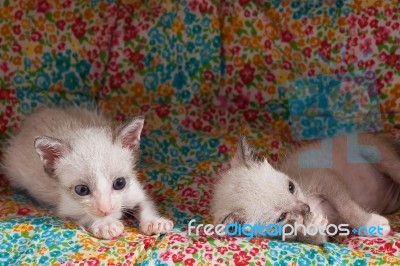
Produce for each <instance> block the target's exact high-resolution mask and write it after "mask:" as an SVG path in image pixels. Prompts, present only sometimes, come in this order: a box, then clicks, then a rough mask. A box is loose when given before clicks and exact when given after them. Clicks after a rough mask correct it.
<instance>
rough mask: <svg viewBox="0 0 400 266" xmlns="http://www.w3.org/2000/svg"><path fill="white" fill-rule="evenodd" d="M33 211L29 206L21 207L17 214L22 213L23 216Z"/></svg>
mask: <svg viewBox="0 0 400 266" xmlns="http://www.w3.org/2000/svg"><path fill="white" fill-rule="evenodd" d="M31 212H32V210H31V209H28V208H20V209H18V211H17V214H18V215H22V216H26V215H28V214H29V213H31Z"/></svg>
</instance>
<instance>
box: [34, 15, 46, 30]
mask: <svg viewBox="0 0 400 266" xmlns="http://www.w3.org/2000/svg"><path fill="white" fill-rule="evenodd" d="M45 23H46V19H45V18H44V17H39V19H38V20H37V21H36V28H37V29H38V30H39V31H44V24H45Z"/></svg>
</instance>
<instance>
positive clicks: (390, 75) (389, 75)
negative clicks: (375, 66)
mask: <svg viewBox="0 0 400 266" xmlns="http://www.w3.org/2000/svg"><path fill="white" fill-rule="evenodd" d="M383 79H384V80H385V82H386V83H389V82H391V81H393V72H392V71H388V72H387V73H386V74H385V76H384V77H383Z"/></svg>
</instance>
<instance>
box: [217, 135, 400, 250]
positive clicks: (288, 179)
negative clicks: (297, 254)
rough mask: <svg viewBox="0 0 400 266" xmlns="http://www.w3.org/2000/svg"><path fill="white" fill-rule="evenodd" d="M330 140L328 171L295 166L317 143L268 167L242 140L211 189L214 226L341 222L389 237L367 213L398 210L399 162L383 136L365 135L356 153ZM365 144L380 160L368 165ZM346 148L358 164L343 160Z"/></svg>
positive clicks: (318, 238) (380, 220) (383, 222)
mask: <svg viewBox="0 0 400 266" xmlns="http://www.w3.org/2000/svg"><path fill="white" fill-rule="evenodd" d="M330 140H332V141H333V143H334V145H332V147H333V149H332V150H328V151H326V152H328V153H329V152H331V153H332V154H333V167H332V168H304V166H305V164H299V162H300V161H301V160H300V157H299V156H300V154H302V153H303V152H304V151H306V150H309V149H314V150H318V149H320V147H319V146H318V145H320V143H321V142H316V143H313V144H309V145H306V146H304V147H302V148H301V149H298V150H297V151H295V152H293V153H290V154H289V155H288V156H287V158H285V159H284V160H283V162H282V163H281V164H280V165H279V166H275V167H273V166H271V165H270V164H269V163H268V161H267V160H265V159H261V158H260V157H258V156H257V154H255V153H254V152H253V151H252V150H251V148H249V146H248V145H247V142H246V140H245V138H244V137H241V138H240V141H239V144H238V149H237V152H236V154H235V156H234V157H233V159H232V161H231V168H230V169H229V170H228V171H226V172H225V173H223V174H222V176H221V179H220V180H219V182H217V184H216V186H215V191H214V197H213V201H212V207H211V212H212V214H213V215H214V219H215V220H214V223H215V224H220V223H224V224H229V223H232V222H235V221H237V222H239V223H242V224H243V223H249V224H256V223H257V222H261V223H263V224H276V223H278V222H282V223H283V224H286V223H289V224H293V223H294V222H297V223H303V224H304V225H305V226H307V225H309V224H316V225H319V226H321V227H322V228H326V226H327V224H328V223H334V224H339V223H346V224H349V225H350V226H351V227H354V228H356V227H357V228H358V227H360V226H372V225H375V226H378V225H379V226H381V227H382V228H383V235H386V234H388V233H389V231H390V226H389V222H388V220H387V219H386V218H384V217H383V216H380V215H378V214H375V213H371V212H369V211H375V212H379V213H381V212H382V213H388V212H391V211H394V210H395V209H397V208H398V207H400V200H399V199H400V197H399V196H400V187H399V185H398V184H399V183H400V169H397V168H400V160H399V157H398V155H397V154H396V152H395V150H394V148H393V146H391V144H390V142H388V141H387V140H386V139H383V138H382V137H378V136H373V135H368V134H364V135H360V141H361V142H362V143H363V144H364V146H363V145H353V147H354V148H355V149H348V146H347V145H346V142H345V140H346V137H337V138H334V139H330ZM365 144H367V145H373V146H374V147H376V148H377V149H378V150H379V151H380V154H381V155H382V156H381V157H382V158H380V161H379V162H378V163H369V162H371V161H368V160H371V157H374V156H375V155H376V154H371V149H368V148H367V149H366V146H365ZM349 150H352V151H351V152H352V156H353V157H354V156H355V157H357V158H356V159H357V160H358V159H360V160H361V162H360V163H358V164H354V162H349V160H347V152H348V151H349ZM354 154H356V155H354ZM321 156H322V157H324V154H322V155H321ZM306 157H307V156H306ZM363 158H364V159H363ZM303 159H304V157H303V158H302V160H303ZM308 159H311V160H313V159H314V158H312V156H311V157H309V158H308ZM317 159H318V158H317ZM353 159H354V158H353ZM362 159H363V160H364V161H362ZM375 159H376V158H375ZM302 162H303V163H304V160H303V161H302ZM317 163H318V162H317ZM306 164H307V163H306ZM279 169H280V170H279ZM387 176H390V177H391V178H388V177H387ZM367 210H369V211H367ZM310 211H311V212H310ZM288 239H289V240H298V241H302V242H307V243H313V244H320V243H323V242H326V241H327V240H328V238H327V236H325V235H323V234H317V235H315V236H310V235H309V236H304V235H303V234H298V235H297V237H296V236H292V237H291V238H288Z"/></svg>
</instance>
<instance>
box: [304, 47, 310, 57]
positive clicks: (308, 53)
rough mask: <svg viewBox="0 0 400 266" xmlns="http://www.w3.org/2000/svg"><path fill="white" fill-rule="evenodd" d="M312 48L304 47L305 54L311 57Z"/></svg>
mask: <svg viewBox="0 0 400 266" xmlns="http://www.w3.org/2000/svg"><path fill="white" fill-rule="evenodd" d="M311 52H312V50H311V48H310V47H306V48H304V49H303V55H304V56H305V57H307V58H311Z"/></svg>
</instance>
